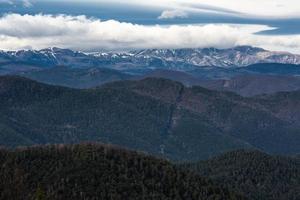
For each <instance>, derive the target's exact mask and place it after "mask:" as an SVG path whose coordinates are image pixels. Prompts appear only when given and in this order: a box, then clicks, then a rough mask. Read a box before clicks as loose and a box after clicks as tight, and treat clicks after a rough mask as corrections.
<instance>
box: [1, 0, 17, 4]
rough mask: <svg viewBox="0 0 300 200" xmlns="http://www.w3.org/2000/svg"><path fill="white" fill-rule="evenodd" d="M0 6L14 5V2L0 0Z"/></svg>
mask: <svg viewBox="0 0 300 200" xmlns="http://www.w3.org/2000/svg"><path fill="white" fill-rule="evenodd" d="M1 4H9V5H14V2H13V1H12V0H0V5H1Z"/></svg>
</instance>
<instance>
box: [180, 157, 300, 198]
mask: <svg viewBox="0 0 300 200" xmlns="http://www.w3.org/2000/svg"><path fill="white" fill-rule="evenodd" d="M181 167H182V168H184V169H190V170H193V171H195V172H196V173H198V174H199V175H203V176H208V177H209V178H211V179H212V180H213V181H214V183H216V184H218V185H220V186H226V187H228V188H230V189H231V190H232V191H235V192H239V193H242V194H244V195H245V196H247V197H248V198H249V199H255V200H261V199H264V200H298V199H300V159H299V158H295V157H293V158H292V157H281V156H271V155H268V154H265V153H261V152H259V151H234V152H230V153H226V154H224V155H222V156H218V157H216V158H213V159H210V160H208V161H202V162H199V163H193V164H184V165H182V166H181Z"/></svg>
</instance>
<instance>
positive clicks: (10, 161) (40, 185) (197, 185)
mask: <svg viewBox="0 0 300 200" xmlns="http://www.w3.org/2000/svg"><path fill="white" fill-rule="evenodd" d="M0 166H1V167H0V191H1V192H0V199H3V200H7V199H23V200H27V199H28V200H29V199H35V200H44V199H49V200H52V199H57V200H60V199H61V200H63V199H64V200H66V199H114V200H118V199H120V200H126V199H128V200H134V199H136V200H140V199H169V200H180V199H182V200H186V199H191V200H193V199H195V200H196V199H205V200H217V199H219V200H221V199H222V200H227V199H228V200H229V199H230V200H238V199H241V200H242V199H244V198H243V197H242V196H240V195H237V194H235V193H232V192H230V191H228V190H227V189H223V188H221V187H215V186H214V185H213V184H212V182H211V181H209V180H208V179H205V178H202V177H200V176H198V175H196V174H194V173H192V172H183V171H181V170H179V169H177V167H175V166H174V165H172V164H170V163H169V162H167V161H165V160H160V159H157V158H154V157H151V156H147V155H144V154H141V153H137V152H132V151H127V150H123V149H119V148H116V147H112V146H109V145H97V144H82V145H67V146H64V145H57V146H46V147H34V148H26V149H17V150H15V151H8V150H5V149H3V150H1V151H0Z"/></svg>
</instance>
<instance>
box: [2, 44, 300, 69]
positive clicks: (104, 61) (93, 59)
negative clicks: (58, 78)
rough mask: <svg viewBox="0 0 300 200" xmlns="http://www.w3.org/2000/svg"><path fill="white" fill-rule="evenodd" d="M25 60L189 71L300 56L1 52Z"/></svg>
mask: <svg viewBox="0 0 300 200" xmlns="http://www.w3.org/2000/svg"><path fill="white" fill-rule="evenodd" d="M12 62H24V63H30V64H34V65H40V66H43V67H51V66H57V65H64V66H71V67H76V68H81V67H108V68H113V69H132V68H141V69H171V70H181V71H187V70H190V69H191V68H198V67H203V66H217V67H223V68H235V67H244V66H248V65H252V64H257V63H283V64H300V55H296V54H291V53H285V52H272V51H267V50H264V49H262V48H257V47H251V46H237V47H234V48H229V49H216V48H202V49H201V48H196V49H145V50H136V51H129V52H122V53H117V52H95V53H83V52H79V51H72V50H69V49H60V48H56V47H53V48H47V49H42V50H20V51H0V64H3V63H12Z"/></svg>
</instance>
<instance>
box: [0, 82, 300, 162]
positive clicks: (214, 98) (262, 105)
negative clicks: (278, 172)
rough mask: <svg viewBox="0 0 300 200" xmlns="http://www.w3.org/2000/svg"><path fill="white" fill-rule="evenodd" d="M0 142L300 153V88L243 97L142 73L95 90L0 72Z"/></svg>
mask: <svg viewBox="0 0 300 200" xmlns="http://www.w3.org/2000/svg"><path fill="white" fill-rule="evenodd" d="M0 96H1V98H0V110H1V112H0V130H1V131H0V142H1V145H3V146H8V147H16V146H23V145H33V144H47V143H77V142H81V141H100V142H103V143H113V144H117V145H121V146H125V147H129V148H132V149H137V150H142V151H146V152H149V153H151V154H154V155H161V156H163V157H167V158H170V159H173V160H198V159H205V158H208V157H210V156H213V155H217V154H220V153H222V152H226V151H229V150H234V149H242V148H252V149H260V150H263V151H266V152H269V153H276V154H297V153H299V152H300V149H299V148H300V145H299V142H300V135H299V130H300V115H299V113H300V112H299V110H300V103H299V102H300V93H299V92H292V93H279V94H277V95H272V96H262V97H259V98H258V97H257V98H243V97H240V96H237V95H235V94H233V93H227V92H216V91H211V90H207V89H204V88H201V87H192V88H186V87H184V86H183V85H182V84H180V83H178V82H173V81H170V80H166V79H153V78H148V79H144V80H141V81H121V82H115V83H112V84H107V85H104V86H102V87H99V88H95V89H85V90H79V89H70V88H63V87H57V86H50V85H45V84H41V83H38V82H35V81H31V80H28V79H25V78H20V77H11V76H6V77H1V78H0Z"/></svg>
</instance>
